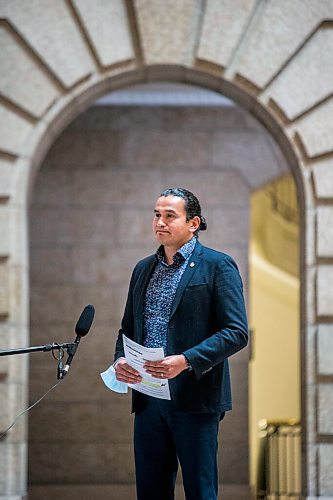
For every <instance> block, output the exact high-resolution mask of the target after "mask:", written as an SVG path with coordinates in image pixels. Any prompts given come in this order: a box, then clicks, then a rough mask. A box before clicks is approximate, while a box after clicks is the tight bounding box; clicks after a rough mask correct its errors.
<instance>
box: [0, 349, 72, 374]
mask: <svg viewBox="0 0 333 500" xmlns="http://www.w3.org/2000/svg"><path fill="white" fill-rule="evenodd" d="M77 345H78V342H65V343H64V344H57V343H55V342H53V344H45V345H38V346H32V347H20V348H18V349H7V350H1V351H0V356H11V355H14V354H27V353H30V352H50V351H54V350H55V349H58V351H59V359H58V371H57V378H58V379H62V378H63V377H64V375H66V373H67V371H66V373H64V369H63V368H62V354H63V351H64V349H66V350H67V354H68V355H70V354H72V353H75V351H76V349H77Z"/></svg>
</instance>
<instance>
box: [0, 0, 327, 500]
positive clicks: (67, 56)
mask: <svg viewBox="0 0 333 500" xmlns="http://www.w3.org/2000/svg"><path fill="white" fill-rule="evenodd" d="M0 16H1V21H0V36H1V45H2V51H1V56H0V58H1V67H2V76H1V80H0V85H1V99H0V122H1V127H2V134H1V137H0V179H1V192H0V228H1V229H0V234H1V236H2V237H1V243H0V275H1V277H2V279H1V289H0V320H1V323H0V334H1V342H2V346H4V347H5V348H6V347H14V346H19V345H25V344H27V343H28V339H29V332H28V296H29V290H28V272H29V264H28V252H27V226H26V208H27V203H28V200H29V193H30V192H31V187H32V185H33V180H34V175H35V173H36V172H37V170H38V167H39V165H40V164H41V161H42V159H43V157H44V156H45V154H46V151H47V150H48V149H49V147H50V145H51V144H52V142H53V141H54V138H55V137H56V136H57V135H58V134H59V132H60V131H61V130H62V129H63V128H64V127H65V126H66V125H67V124H68V123H69V121H70V120H71V119H72V118H73V117H75V116H76V115H77V114H79V113H80V112H81V111H83V110H84V109H85V108H86V107H87V106H89V104H90V103H91V102H92V101H93V100H94V99H95V98H96V97H98V96H99V95H101V94H103V93H105V92H108V91H110V90H112V89H114V88H119V87H122V86H126V85H129V84H131V83H136V82H145V81H152V80H159V79H163V80H169V81H170V80H171V81H178V82H185V83H190V84H191V83H192V84H197V85H200V86H203V87H206V88H210V89H213V90H216V91H218V92H221V93H223V94H225V95H226V96H228V97H231V98H232V99H234V100H235V101H236V102H238V103H239V104H240V105H241V106H242V107H244V108H245V109H247V110H248V111H250V112H251V113H252V114H253V115H254V116H256V117H257V118H258V119H259V120H260V121H261V122H262V123H263V124H264V125H265V126H266V128H267V129H268V130H269V132H270V133H271V134H272V136H273V137H274V138H275V139H276V141H277V142H278V143H279V145H280V147H281V149H282V151H283V153H284V155H285V157H286V159H287V161H288V163H289V166H290V168H291V170H292V172H293V174H294V176H295V179H296V182H297V185H298V193H299V199H300V207H301V212H302V245H301V246H302V256H301V257H302V258H301V262H302V269H301V279H302V336H303V337H302V338H303V343H302V354H303V359H302V366H303V373H302V380H303V384H302V387H303V398H302V401H303V403H302V404H303V408H302V410H303V425H304V428H305V433H304V442H303V452H304V467H303V472H304V492H305V495H306V496H307V497H309V498H310V497H312V498H313V497H325V496H326V497H329V496H332V495H333V484H332V479H331V477H330V474H329V471H330V470H331V468H332V466H333V445H332V417H331V415H332V406H333V402H332V396H331V394H332V386H333V365H332V361H331V359H332V356H331V354H332V352H333V332H332V326H331V323H332V317H333V306H332V304H333V295H332V291H331V289H330V286H329V284H330V281H331V276H332V275H333V266H332V257H333V243H332V242H333V233H332V229H331V224H330V221H331V220H332V215H333V207H332V199H333V176H332V172H331V170H332V169H331V168H330V167H332V162H333V160H332V157H333V156H332V153H333V150H332V143H333V142H332V140H331V139H332V134H333V130H332V123H333V120H332V117H333V97H332V64H330V62H329V61H328V59H327V57H329V55H330V54H331V53H332V50H331V48H332V44H333V41H332V40H333V30H332V24H331V20H332V18H333V5H332V3H331V2H329V1H328V0H327V1H319V0H318V1H316V0H314V1H311V0H307V1H304V0H303V1H302V0H296V1H295V2H293V3H292V4H290V2H288V1H287V0H282V1H276V0H269V1H267V2H261V1H255V0H244V1H242V0H240V1H239V5H238V7H237V9H235V5H234V2H233V1H232V0H225V1H223V2H215V1H214V0H209V1H208V2H206V3H204V2H201V1H200V0H197V1H196V2H190V1H184V2H177V1H176V0H168V1H162V0H161V1H147V0H134V1H133V2H132V1H128V2H121V1H115V2H104V1H103V0H100V1H99V2H97V3H96V2H94V4H91V3H90V2H87V1H85V0H71V1H70V0H68V1H66V2H65V1H56V0H48V1H46V0H34V1H33V2H29V4H28V5H27V4H26V3H25V2H23V1H22V0H14V1H12V2H5V1H2V2H1V3H0ZM327 54H328V56H327ZM2 361H3V360H2ZM25 368H26V360H24V359H23V360H22V359H15V360H14V359H10V360H8V359H5V361H3V362H2V364H1V374H0V375H1V386H2V393H3V400H4V401H5V403H6V404H5V405H3V406H4V408H5V410H4V411H3V422H8V421H10V420H11V419H12V417H13V416H14V415H16V414H17V413H18V410H19V409H20V408H21V407H22V406H24V402H25V399H26V388H27V375H26V370H25ZM8 401H10V402H11V403H10V404H8ZM3 425H4V426H5V424H4V423H3ZM25 457H26V425H25V423H21V424H20V425H19V426H17V427H16V428H15V429H14V430H13V431H12V433H11V434H9V435H8V436H7V438H6V439H5V440H4V441H3V442H2V443H1V462H2V464H3V465H2V467H3V472H4V474H2V476H3V477H5V478H6V479H5V480H4V481H3V484H1V490H0V495H2V496H4V497H13V496H15V497H17V498H21V497H23V496H24V495H25V492H26V463H25Z"/></svg>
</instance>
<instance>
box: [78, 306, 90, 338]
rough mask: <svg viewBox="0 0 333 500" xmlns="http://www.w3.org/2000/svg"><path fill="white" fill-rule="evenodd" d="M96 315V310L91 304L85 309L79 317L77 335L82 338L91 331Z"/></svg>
mask: <svg viewBox="0 0 333 500" xmlns="http://www.w3.org/2000/svg"><path fill="white" fill-rule="evenodd" d="M94 315H95V308H94V306H92V305H91V304H89V305H88V306H86V307H85V308H84V309H83V311H82V313H81V316H80V317H79V319H78V322H77V323H76V327H75V333H76V335H80V336H81V337H84V336H85V335H87V333H88V332H89V330H90V327H91V324H92V322H93V320H94Z"/></svg>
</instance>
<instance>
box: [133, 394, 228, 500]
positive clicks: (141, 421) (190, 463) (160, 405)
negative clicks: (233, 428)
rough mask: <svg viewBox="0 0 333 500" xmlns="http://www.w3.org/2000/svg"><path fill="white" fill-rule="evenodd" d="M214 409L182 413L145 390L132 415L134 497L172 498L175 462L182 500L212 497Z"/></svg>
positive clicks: (212, 499)
mask: <svg viewBox="0 0 333 500" xmlns="http://www.w3.org/2000/svg"><path fill="white" fill-rule="evenodd" d="M221 417H222V416H221V414H220V413H218V414H217V413H200V414H199V413H187V412H183V411H180V410H177V409H176V408H175V406H174V403H173V402H172V401H167V400H160V399H157V398H151V397H149V396H147V405H146V407H145V408H144V409H143V410H142V411H140V413H138V414H136V415H135V423H134V453H135V469H136V487H137V498H138V500H173V499H174V489H175V481H176V476H177V470H178V461H179V463H180V466H181V469H182V475H183V484H184V490H185V496H186V499H187V500H216V499H217V488H218V478H217V434H218V428H219V421H220V419H221Z"/></svg>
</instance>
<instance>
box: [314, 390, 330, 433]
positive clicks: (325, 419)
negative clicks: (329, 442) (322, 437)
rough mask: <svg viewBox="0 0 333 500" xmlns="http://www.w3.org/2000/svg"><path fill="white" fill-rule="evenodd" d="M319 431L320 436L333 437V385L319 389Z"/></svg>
mask: <svg viewBox="0 0 333 500" xmlns="http://www.w3.org/2000/svg"><path fill="white" fill-rule="evenodd" d="M318 431H319V434H326V435H333V384H329V383H327V384H320V385H319V387H318Z"/></svg>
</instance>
